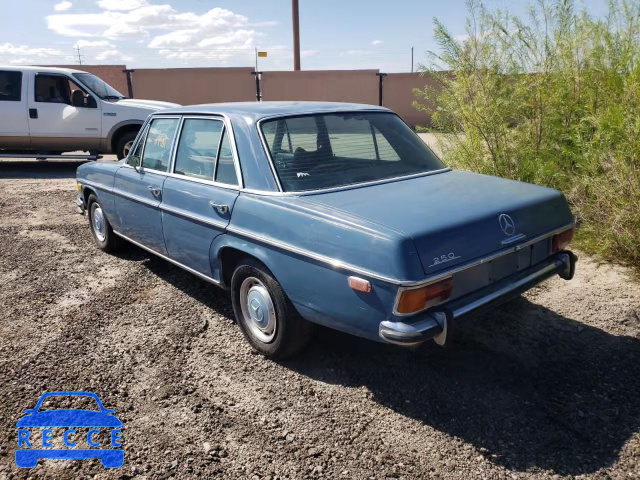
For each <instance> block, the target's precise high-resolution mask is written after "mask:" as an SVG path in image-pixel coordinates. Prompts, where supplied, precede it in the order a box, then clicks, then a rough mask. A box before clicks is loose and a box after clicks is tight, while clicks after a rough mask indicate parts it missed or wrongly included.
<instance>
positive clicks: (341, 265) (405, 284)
mask: <svg viewBox="0 0 640 480" xmlns="http://www.w3.org/2000/svg"><path fill="white" fill-rule="evenodd" d="M573 226H574V223H573V222H572V223H570V224H567V225H565V226H563V227H560V228H556V229H554V230H551V231H550V232H547V233H544V234H542V235H539V236H537V237H534V238H532V239H531V240H529V241H528V242H525V243H523V244H520V245H515V246H513V247H509V248H506V249H504V250H500V251H499V252H497V253H494V254H491V255H487V256H485V257H481V258H479V259H476V260H471V261H469V262H467V263H464V264H462V265H458V266H456V267H452V268H451V269H449V270H445V271H442V272H439V273H435V274H433V275H432V276H430V277H427V278H425V279H424V280H419V281H415V280H401V279H398V278H393V277H388V276H386V275H381V274H379V273H376V272H372V271H371V270H367V269H364V268H361V267H357V266H355V265H352V264H349V263H345V262H343V261H341V260H337V259H335V258H331V257H328V256H326V255H321V254H318V253H314V252H311V251H309V250H306V249H304V248H299V247H296V246H293V245H291V244H289V243H284V242H280V241H278V240H274V239H272V238H269V237H265V236H262V235H256V234H254V233H252V232H250V231H248V230H245V229H243V228H238V227H235V226H233V225H228V226H227V232H229V233H235V234H237V235H241V236H243V237H246V238H251V239H254V240H257V241H259V242H261V243H266V244H267V245H272V246H274V247H277V248H280V249H282V250H287V251H289V252H293V253H295V254H297V255H302V256H305V257H309V258H311V259H313V260H317V261H319V262H322V263H326V264H328V265H329V266H331V267H332V268H337V269H341V270H349V271H351V272H353V273H357V274H360V275H365V276H368V277H370V278H375V279H377V280H382V281H383V282H387V283H391V284H394V285H398V286H400V287H402V288H420V287H422V286H425V285H428V284H430V283H433V282H437V281H438V280H442V279H443V278H446V277H450V276H451V275H453V274H455V273H458V272H461V271H463V270H467V269H469V268H472V267H475V266H477V265H481V264H483V263H487V262H490V261H491V260H495V259H496V258H500V257H502V256H504V255H507V254H509V253H513V252H517V251H519V250H522V249H523V248H526V247H528V246H530V245H532V244H533V243H536V242H539V241H541V240H544V239H545V238H548V237H551V236H553V235H555V234H556V233H560V232H563V231H565V230H568V229H570V228H572V227H573ZM396 301H397V297H396ZM394 310H395V305H394ZM415 313H419V312H414V313H412V314H411V315H414V314H415Z"/></svg>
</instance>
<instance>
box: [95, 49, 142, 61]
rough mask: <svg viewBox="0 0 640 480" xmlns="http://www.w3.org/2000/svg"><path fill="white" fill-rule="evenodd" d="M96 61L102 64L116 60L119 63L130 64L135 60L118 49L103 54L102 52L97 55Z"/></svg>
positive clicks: (105, 51)
mask: <svg viewBox="0 0 640 480" xmlns="http://www.w3.org/2000/svg"><path fill="white" fill-rule="evenodd" d="M95 59H96V60H98V61H101V62H102V61H104V60H114V61H117V62H130V61H131V60H133V58H132V57H130V56H128V55H125V54H123V53H122V52H120V50H116V49H112V50H104V51H103V52H100V53H99V54H98V55H96V57H95Z"/></svg>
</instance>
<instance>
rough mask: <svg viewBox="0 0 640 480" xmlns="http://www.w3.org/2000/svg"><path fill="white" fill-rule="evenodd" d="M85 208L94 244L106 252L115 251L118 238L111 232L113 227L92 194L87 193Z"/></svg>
mask: <svg viewBox="0 0 640 480" xmlns="http://www.w3.org/2000/svg"><path fill="white" fill-rule="evenodd" d="M87 208H88V210H89V227H90V228H91V233H92V234H93V239H94V240H95V242H96V245H98V248H100V250H102V251H104V252H107V253H109V252H113V251H115V250H116V249H117V248H118V246H119V245H120V242H119V239H118V237H117V236H116V234H115V233H113V228H111V224H110V223H109V220H107V217H106V215H105V214H104V211H103V210H102V206H101V205H100V202H99V201H98V198H97V197H96V196H95V195H94V194H91V195H89V199H88V201H87Z"/></svg>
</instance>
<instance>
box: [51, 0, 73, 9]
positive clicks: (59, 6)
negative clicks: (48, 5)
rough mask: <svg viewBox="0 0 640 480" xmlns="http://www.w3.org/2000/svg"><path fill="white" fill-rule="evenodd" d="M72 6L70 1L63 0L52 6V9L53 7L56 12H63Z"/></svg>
mask: <svg viewBox="0 0 640 480" xmlns="http://www.w3.org/2000/svg"><path fill="white" fill-rule="evenodd" d="M72 6H73V3H71V2H67V1H66V0H65V1H63V2H60V3H56V4H55V5H54V6H53V9H54V10H55V11H56V12H65V11H67V10H69V9H70V8H71V7H72Z"/></svg>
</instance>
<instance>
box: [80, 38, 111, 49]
mask: <svg viewBox="0 0 640 480" xmlns="http://www.w3.org/2000/svg"><path fill="white" fill-rule="evenodd" d="M113 46H114V45H113V43H111V42H108V41H107V40H78V41H77V42H76V43H75V45H74V46H73V48H96V47H113Z"/></svg>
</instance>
